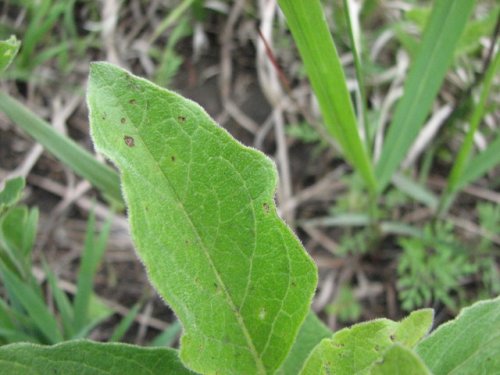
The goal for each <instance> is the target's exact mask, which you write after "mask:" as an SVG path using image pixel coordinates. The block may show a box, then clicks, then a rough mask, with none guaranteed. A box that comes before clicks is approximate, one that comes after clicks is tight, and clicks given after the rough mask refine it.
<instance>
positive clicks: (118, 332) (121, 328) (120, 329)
mask: <svg viewBox="0 0 500 375" xmlns="http://www.w3.org/2000/svg"><path fill="white" fill-rule="evenodd" d="M141 306H142V304H141V303H136V304H135V305H134V306H133V307H132V308H131V309H130V311H129V312H128V314H127V315H125V316H124V317H123V319H122V320H121V322H120V324H118V326H117V327H116V328H115V330H114V331H113V334H112V335H111V337H110V339H109V341H110V342H113V341H115V342H117V341H120V340H121V339H122V338H123V336H124V335H125V333H127V331H128V330H129V328H130V326H131V325H132V323H133V322H134V319H135V318H136V316H137V314H139V309H140V308H141Z"/></svg>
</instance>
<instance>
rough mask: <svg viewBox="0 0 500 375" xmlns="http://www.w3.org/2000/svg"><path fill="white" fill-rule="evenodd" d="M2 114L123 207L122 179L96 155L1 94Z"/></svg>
mask: <svg viewBox="0 0 500 375" xmlns="http://www.w3.org/2000/svg"><path fill="white" fill-rule="evenodd" d="M0 110H2V111H3V112H4V113H5V114H6V115H7V116H8V117H9V118H10V119H11V120H12V121H13V122H15V123H16V124H17V125H18V126H20V127H21V128H22V129H23V130H24V131H26V132H27V133H28V134H29V135H31V136H32V137H33V138H34V139H35V140H36V141H38V142H39V143H40V144H42V146H44V147H45V148H46V149H47V150H48V151H49V152H50V153H52V154H53V155H54V156H55V157H56V158H58V159H59V160H60V161H61V162H62V163H64V164H66V165H67V166H69V167H70V168H71V169H73V170H74V171H75V172H76V173H77V174H79V175H80V176H82V177H83V178H85V179H87V180H89V181H90V182H91V183H92V184H93V185H94V186H96V187H97V188H99V189H100V190H101V191H102V192H103V193H104V194H106V195H107V196H108V197H110V198H112V199H113V200H114V202H116V203H120V204H121V202H123V200H122V196H121V191H120V179H119V177H118V174H117V173H116V172H115V171H114V170H113V169H111V168H110V167H108V166H106V165H104V164H102V163H100V162H98V161H97V160H96V159H95V157H94V156H93V155H92V154H90V153H89V152H88V151H86V150H84V149H83V148H82V147H80V146H79V145H77V144H76V143H75V142H74V141H73V140H71V139H69V138H68V137H65V136H64V135H62V134H61V133H59V132H57V131H56V130H55V129H54V128H53V127H51V126H50V125H49V124H48V123H47V122H45V121H44V120H42V119H41V118H40V117H38V116H37V115H36V114H34V113H33V112H31V111H30V110H29V109H28V108H27V107H25V106H24V105H23V104H21V103H20V102H18V101H17V100H16V99H14V98H12V97H10V96H9V95H7V94H5V93H1V92H0Z"/></svg>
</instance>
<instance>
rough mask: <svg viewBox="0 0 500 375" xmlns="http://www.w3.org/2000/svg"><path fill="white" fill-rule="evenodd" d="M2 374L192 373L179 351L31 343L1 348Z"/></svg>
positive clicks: (89, 343)
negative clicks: (180, 357) (183, 362)
mask: <svg viewBox="0 0 500 375" xmlns="http://www.w3.org/2000/svg"><path fill="white" fill-rule="evenodd" d="M0 373H2V375H19V374H25V375H46V374H64V375H94V374H95V375H106V374H109V375H111V374H123V375H128V374H130V375H132V374H133V375H139V374H144V375H163V374H176V375H177V374H178V375H184V374H186V375H189V374H193V373H192V372H191V371H189V370H187V369H186V368H185V367H184V366H182V363H181V361H179V358H178V357H177V352H176V351H175V350H173V349H166V348H161V349H160V348H154V349H153V348H141V347H139V346H133V345H127V344H115V343H112V344H111V343H107V344H104V343H99V342H92V341H87V340H77V341H66V342H64V343H61V344H57V345H53V346H42V345H34V344H28V343H21V344H11V345H6V346H2V347H0Z"/></svg>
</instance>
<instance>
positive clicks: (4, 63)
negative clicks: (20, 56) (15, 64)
mask: <svg viewBox="0 0 500 375" xmlns="http://www.w3.org/2000/svg"><path fill="white" fill-rule="evenodd" d="M20 47H21V42H20V41H19V40H17V39H16V37H15V36H14V35H11V37H10V38H9V39H7V40H0V74H2V72H3V71H5V69H7V68H8V67H9V65H10V64H11V63H12V61H13V60H14V58H15V57H16V55H17V52H18V51H19V48H20Z"/></svg>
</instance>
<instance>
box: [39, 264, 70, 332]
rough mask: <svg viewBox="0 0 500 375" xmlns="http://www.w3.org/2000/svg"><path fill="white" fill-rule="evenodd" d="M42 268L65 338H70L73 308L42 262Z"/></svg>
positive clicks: (50, 271)
mask: <svg viewBox="0 0 500 375" xmlns="http://www.w3.org/2000/svg"><path fill="white" fill-rule="evenodd" d="M43 268H44V270H45V275H46V276H47V280H48V282H49V285H50V289H51V290H52V295H53V296H54V301H55V302H56V306H57V309H58V311H59V314H60V316H61V323H62V326H63V327H64V336H65V338H72V337H73V335H74V329H73V307H72V306H71V302H70V301H69V298H68V296H67V295H66V293H64V292H63V291H62V290H61V288H59V286H58V285H57V279H56V276H55V275H54V273H53V272H52V270H50V268H49V266H48V265H47V263H46V262H45V261H44V262H43Z"/></svg>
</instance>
